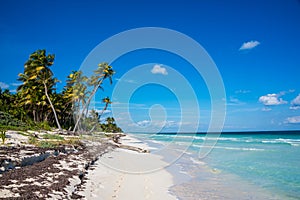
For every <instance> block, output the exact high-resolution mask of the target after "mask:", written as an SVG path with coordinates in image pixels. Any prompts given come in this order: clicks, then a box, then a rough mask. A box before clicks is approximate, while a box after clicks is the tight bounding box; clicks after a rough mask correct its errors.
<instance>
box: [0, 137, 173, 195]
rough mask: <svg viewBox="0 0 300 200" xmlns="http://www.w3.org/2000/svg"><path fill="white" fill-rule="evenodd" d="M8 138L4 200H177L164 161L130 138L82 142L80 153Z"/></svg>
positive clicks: (0, 187)
mask: <svg viewBox="0 0 300 200" xmlns="http://www.w3.org/2000/svg"><path fill="white" fill-rule="evenodd" d="M37 134H39V133H37ZM53 134H54V133H53ZM7 135H8V141H7V145H4V146H1V148H0V151H1V154H2V155H1V156H0V164H1V166H2V167H1V172H0V198H1V199H6V198H14V199H24V198H25V199H66V198H67V199H161V198H163V199H166V200H176V199H177V198H176V197H175V196H173V195H172V194H171V193H170V188H171V187H172V186H173V185H174V182H173V179H174V177H172V174H171V173H169V172H168V171H167V170H166V169H165V168H164V166H165V165H166V162H164V161H163V157H162V156H159V155H155V154H151V153H149V149H151V148H150V147H149V146H147V145H146V143H144V142H142V141H140V140H138V139H136V138H134V137H132V136H130V135H128V134H126V135H125V134H120V133H116V134H111V135H110V134H108V136H107V135H106V137H103V138H101V139H100V140H97V141H94V140H86V141H85V140H81V142H82V146H78V147H76V148H74V147H72V148H71V146H59V147H57V148H41V147H34V146H33V145H27V144H25V143H24V142H25V141H26V139H28V138H26V137H25V136H23V135H20V134H19V133H17V132H16V131H8V134H7ZM112 136H116V137H118V139H117V140H115V138H114V137H112ZM39 137H40V136H39ZM116 142H117V143H116ZM24 160H26V161H29V162H31V163H30V164H26V165H24ZM11 165H13V167H12V168H11V169H10V167H11ZM9 166H10V167H9Z"/></svg>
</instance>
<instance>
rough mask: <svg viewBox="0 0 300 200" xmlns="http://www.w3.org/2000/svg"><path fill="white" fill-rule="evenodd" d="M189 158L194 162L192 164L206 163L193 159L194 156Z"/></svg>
mask: <svg viewBox="0 0 300 200" xmlns="http://www.w3.org/2000/svg"><path fill="white" fill-rule="evenodd" d="M190 160H191V161H192V162H193V163H194V164H197V165H206V163H205V162H203V161H200V160H196V159H194V158H192V157H191V158H190Z"/></svg>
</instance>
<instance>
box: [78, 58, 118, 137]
mask: <svg viewBox="0 0 300 200" xmlns="http://www.w3.org/2000/svg"><path fill="white" fill-rule="evenodd" d="M114 73H115V72H114V70H113V69H112V67H111V66H110V65H108V63H100V64H99V65H98V68H97V69H96V70H95V71H94V75H93V76H91V78H90V79H89V85H90V86H93V90H92V91H91V93H90V96H89V98H88V99H87V102H86V103H85V104H84V105H83V108H82V110H81V112H79V116H78V119H77V121H76V123H75V126H74V129H73V133H75V131H76V129H77V126H78V124H79V121H80V119H81V117H82V115H83V113H84V112H85V110H86V109H87V108H88V105H89V104H90V102H91V100H92V98H93V96H94V95H95V94H96V92H97V90H98V89H99V88H101V84H102V83H103V81H104V80H105V79H107V78H108V79H109V81H110V83H111V84H112V76H113V74H114Z"/></svg>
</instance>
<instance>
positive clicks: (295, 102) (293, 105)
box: [290, 94, 300, 110]
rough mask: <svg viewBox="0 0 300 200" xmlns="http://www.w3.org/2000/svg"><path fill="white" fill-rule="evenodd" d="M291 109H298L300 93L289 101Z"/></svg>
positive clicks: (299, 106)
mask: <svg viewBox="0 0 300 200" xmlns="http://www.w3.org/2000/svg"><path fill="white" fill-rule="evenodd" d="M290 109H291V110H298V109H300V94H299V95H298V96H297V97H296V98H295V99H293V100H292V101H291V107H290Z"/></svg>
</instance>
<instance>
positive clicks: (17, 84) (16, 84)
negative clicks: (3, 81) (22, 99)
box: [10, 83, 22, 87]
mask: <svg viewBox="0 0 300 200" xmlns="http://www.w3.org/2000/svg"><path fill="white" fill-rule="evenodd" d="M10 85H12V86H15V87H17V86H20V85H22V83H11V84H10Z"/></svg>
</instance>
